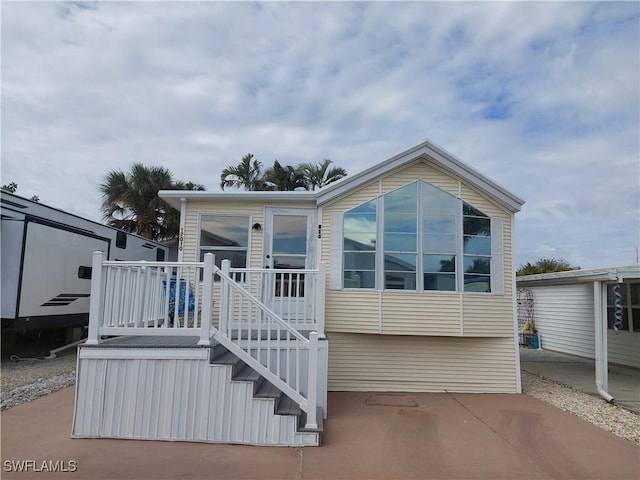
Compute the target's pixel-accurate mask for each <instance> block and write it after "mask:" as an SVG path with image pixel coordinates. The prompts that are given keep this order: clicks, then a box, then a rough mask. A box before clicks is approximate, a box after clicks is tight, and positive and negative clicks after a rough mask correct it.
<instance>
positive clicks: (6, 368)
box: [0, 354, 76, 410]
mask: <svg viewBox="0 0 640 480" xmlns="http://www.w3.org/2000/svg"><path fill="white" fill-rule="evenodd" d="M0 378H1V385H2V386H1V390H0V393H1V395H0V410H6V409H7V408H11V407H15V406H16V405H20V404H22V403H25V402H30V401H31V400H35V399H36V398H39V397H42V396H43V395H46V394H48V393H52V392H55V391H56V390H60V389H61V388H64V387H68V386H69V385H73V384H74V383H75V381H76V355H75V354H67V355H64V356H61V357H58V358H54V359H52V360H31V359H29V360H23V361H19V362H14V361H11V360H6V361H3V362H2V364H1V366H0Z"/></svg>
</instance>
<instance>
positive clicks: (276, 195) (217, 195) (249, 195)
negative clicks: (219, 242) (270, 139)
mask: <svg viewBox="0 0 640 480" xmlns="http://www.w3.org/2000/svg"><path fill="white" fill-rule="evenodd" d="M158 196H159V197H160V198H162V199H163V200H165V201H166V202H167V203H168V204H169V205H171V206H172V207H173V208H176V209H178V210H179V209H180V203H181V201H182V200H183V199H184V200H185V201H186V202H207V201H216V202H230V201H237V200H241V201H243V202H263V201H265V200H266V201H271V202H279V203H289V202H290V203H297V202H301V201H306V202H315V200H316V197H317V194H316V192H307V191H303V192H273V191H271V192H262V191H260V192H244V191H226V192H207V191H196V190H160V191H159V192H158Z"/></svg>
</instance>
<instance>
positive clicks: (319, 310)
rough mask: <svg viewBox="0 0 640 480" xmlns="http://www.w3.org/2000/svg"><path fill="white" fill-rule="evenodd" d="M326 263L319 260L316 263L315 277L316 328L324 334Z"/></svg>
mask: <svg viewBox="0 0 640 480" xmlns="http://www.w3.org/2000/svg"><path fill="white" fill-rule="evenodd" d="M326 269H327V267H326V265H325V264H324V263H323V262H320V265H318V277H317V279H316V282H317V283H316V289H315V290H316V298H315V303H316V305H315V307H316V311H315V315H316V322H315V323H316V330H317V331H318V332H319V333H320V334H321V335H324V298H325V288H326V285H325V282H326V279H325V275H326Z"/></svg>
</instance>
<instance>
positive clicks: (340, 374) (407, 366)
mask: <svg viewBox="0 0 640 480" xmlns="http://www.w3.org/2000/svg"><path fill="white" fill-rule="evenodd" d="M328 338H329V344H330V348H329V390H331V391H389V392H392V391H396V392H402V391H405V392H444V391H449V392H469V393H515V392H516V391H517V379H516V370H515V364H516V362H515V346H514V342H513V337H512V338H469V339H467V338H454V337H420V336H387V335H362V334H360V335H358V334H345V333H337V332H329V333H328Z"/></svg>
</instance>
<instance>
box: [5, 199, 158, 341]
mask: <svg viewBox="0 0 640 480" xmlns="http://www.w3.org/2000/svg"><path fill="white" fill-rule="evenodd" d="M0 195H1V199H0V200H1V207H2V208H1V212H2V215H1V216H2V224H1V230H0V236H1V238H0V246H1V252H0V254H1V270H0V271H1V281H2V283H1V288H0V289H1V291H2V296H1V301H2V304H1V310H2V329H3V330H5V331H6V330H14V331H17V330H26V329H45V328H69V327H79V326H85V325H87V324H88V319H89V293H90V287H91V259H92V253H93V252H95V251H97V250H100V251H103V252H106V253H107V258H108V259H109V260H147V261H163V260H165V258H166V257H167V253H168V252H167V251H168V248H167V247H165V246H164V245H162V244H160V243H157V242H154V241H150V240H147V239H146V238H142V237H139V236H137V235H133V234H129V233H126V232H123V231H120V230H117V229H115V228H111V227H108V226H106V225H102V224H100V223H97V222H94V221H91V220H88V219H86V218H82V217H79V216H77V215H73V214H70V213H67V212H65V211H63V210H58V209H56V208H52V207H49V206H47V205H44V204H42V203H39V202H33V201H31V200H27V199H26V198H22V197H19V196H17V195H13V194H11V193H8V192H5V191H2V192H0Z"/></svg>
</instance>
